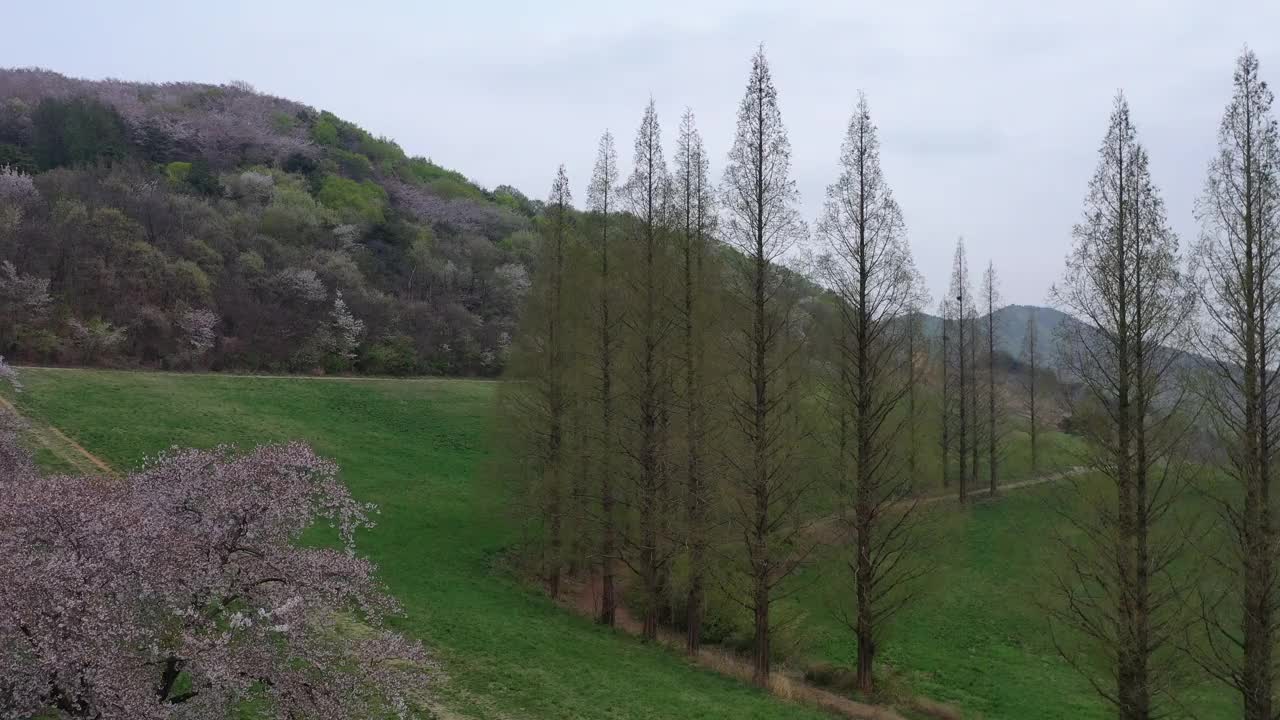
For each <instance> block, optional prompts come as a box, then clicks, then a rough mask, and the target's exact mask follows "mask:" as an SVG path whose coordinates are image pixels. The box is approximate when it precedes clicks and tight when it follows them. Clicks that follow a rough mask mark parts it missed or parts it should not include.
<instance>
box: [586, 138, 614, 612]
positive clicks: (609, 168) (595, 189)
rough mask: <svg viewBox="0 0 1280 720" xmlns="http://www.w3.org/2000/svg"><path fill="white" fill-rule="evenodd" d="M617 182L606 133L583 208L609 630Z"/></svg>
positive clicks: (603, 593)
mask: <svg viewBox="0 0 1280 720" xmlns="http://www.w3.org/2000/svg"><path fill="white" fill-rule="evenodd" d="M618 182H619V176H618V153H617V150H615V149H614V145H613V135H612V134H611V133H609V132H608V131H606V132H605V133H604V135H602V136H601V137H600V145H599V149H598V150H597V151H596V164H595V169H594V171H593V173H592V175H591V184H590V186H589V187H588V189H587V205H588V209H589V210H590V211H591V213H592V214H593V218H592V219H593V221H594V222H595V223H596V224H595V231H596V232H595V233H594V237H593V244H594V247H595V251H596V255H597V257H598V259H599V263H600V264H599V266H598V273H599V276H598V278H597V279H598V281H599V283H600V284H599V293H600V295H599V298H598V300H597V308H596V314H595V318H594V319H595V326H596V329H597V330H598V337H597V340H596V347H595V353H594V358H593V360H594V364H595V371H596V373H598V375H597V377H598V385H597V402H598V403H599V413H600V427H599V428H598V430H597V432H598V435H597V437H596V456H597V462H596V464H595V470H596V473H597V474H598V476H599V482H598V487H599V493H600V517H599V521H598V523H599V526H600V614H599V616H598V618H597V619H598V621H599V622H600V624H602V625H610V626H612V625H613V623H614V610H615V609H616V607H617V604H618V600H617V594H616V592H617V591H616V588H615V587H614V585H615V576H614V572H615V570H614V567H615V566H614V561H615V560H616V558H617V553H618V550H617V535H618V528H617V523H618V519H617V511H616V509H615V507H614V506H615V500H616V498H615V493H616V490H615V488H614V486H613V479H614V478H613V474H614V470H615V465H614V463H613V459H614V453H615V452H616V443H617V438H616V437H615V431H614V395H615V393H616V392H617V391H616V389H615V387H614V378H613V373H614V362H615V356H616V354H617V339H616V337H615V333H614V331H615V327H616V324H617V322H618V320H617V314H616V312H615V311H614V309H613V307H612V303H611V299H612V297H613V295H614V288H613V283H614V279H613V275H612V270H611V268H610V267H609V257H610V255H609V250H610V247H609V246H610V243H611V242H613V241H611V240H610V237H609V229H610V227H611V225H612V222H613V217H612V216H613V214H614V213H615V212H616V207H615V204H616V199H615V188H616V187H617V185H618Z"/></svg>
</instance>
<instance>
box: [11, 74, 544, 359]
mask: <svg viewBox="0 0 1280 720" xmlns="http://www.w3.org/2000/svg"><path fill="white" fill-rule="evenodd" d="M6 167H7V168H8V169H7V170H6V169H2V168H6ZM539 207H540V203H539V202H536V201H531V200H529V199H528V198H526V197H525V196H523V195H522V194H520V192H519V191H517V190H514V189H512V188H507V187H500V188H497V189H494V190H488V189H485V188H481V187H479V186H477V185H476V184H475V183H472V182H471V181H469V180H467V178H465V177H464V176H463V175H461V174H460V173H457V172H454V171H451V170H447V169H445V168H442V167H439V166H438V165H435V164H434V163H432V162H431V161H430V160H428V159H426V158H421V157H409V156H407V155H406V154H405V153H404V151H403V150H401V148H400V147H399V146H398V145H396V144H395V142H393V141H391V140H388V139H386V138H381V137H375V136H374V135H372V134H370V133H369V132H367V131H365V130H364V129H362V128H359V127H357V126H355V125H353V124H351V123H349V122H346V121H344V120H342V119H340V118H338V117H335V116H334V115H332V114H331V113H328V112H324V111H320V110H317V109H315V108H312V107H309V106H306V105H303V104H301V103H297V102H293V101H290V100H284V99H281V98H275V97H269V96H266V95H262V94H260V93H257V92H255V91H254V90H253V89H252V88H250V87H248V86H247V85H244V84H233V85H217V86H215V85H200V84H191V83H169V84H163V85H155V84H144V83H130V82H121V81H115V80H109V81H101V82H93V81H86V80H77V79H73V78H67V77H64V76H62V75H59V74H56V73H53V72H49V71H44V70H4V69H0V318H3V320H0V354H3V355H6V356H9V357H11V358H16V359H19V360H25V361H37V362H58V363H75V364H98V365H129V366H146V367H165V368H193V367H194V368H213V369H241V370H259V371H291V372H315V371H319V370H326V371H348V370H354V371H358V372H371V373H384V374H408V373H439V374H481V375H489V374H495V373H497V372H498V371H499V369H500V368H501V364H502V360H503V355H504V352H505V348H506V344H507V342H508V341H509V338H510V336H511V334H512V333H513V331H514V320H513V317H514V313H515V309H516V307H517V306H518V305H519V303H520V298H521V296H522V295H523V293H524V292H525V291H526V290H527V288H528V266H529V263H530V262H531V257H532V252H533V244H534V242H535V238H534V236H533V234H532V232H531V231H532V229H533V218H534V217H535V216H536V215H537V213H538V210H539Z"/></svg>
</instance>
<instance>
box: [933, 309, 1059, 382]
mask: <svg viewBox="0 0 1280 720" xmlns="http://www.w3.org/2000/svg"><path fill="white" fill-rule="evenodd" d="M995 318H996V328H995V329H996V350H997V351H998V352H1002V353H1004V354H1006V355H1008V356H1010V357H1012V358H1019V357H1021V356H1022V354H1023V350H1024V347H1025V345H1026V338H1027V329H1028V326H1027V323H1028V322H1029V321H1031V322H1034V323H1035V326H1036V343H1037V350H1036V352H1037V357H1038V358H1039V360H1040V362H1041V363H1043V365H1044V367H1056V366H1057V365H1058V352H1057V338H1058V334H1059V332H1060V329H1061V327H1062V325H1063V323H1076V322H1078V321H1077V320H1075V319H1074V318H1072V317H1071V316H1070V315H1067V314H1066V313H1064V312H1062V311H1060V310H1055V309H1053V308H1047V307H1037V306H1034V305H1006V306H1004V307H1002V308H1000V309H998V310H996V311H995ZM978 322H979V324H982V323H985V322H986V315H985V314H984V315H982V316H981V317H979V318H978ZM921 328H922V330H923V332H924V335H925V337H928V338H931V339H934V340H936V339H937V338H939V337H940V336H941V335H942V319H941V318H939V317H938V316H936V315H930V314H928V313H922V316H921Z"/></svg>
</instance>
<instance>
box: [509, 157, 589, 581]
mask: <svg viewBox="0 0 1280 720" xmlns="http://www.w3.org/2000/svg"><path fill="white" fill-rule="evenodd" d="M540 225H541V232H542V243H541V245H540V247H539V251H538V256H537V259H536V270H535V274H534V279H533V290H532V291H531V292H530V293H529V294H528V297H527V298H526V305H525V308H524V310H523V315H522V318H521V326H522V327H521V332H520V334H519V336H518V338H517V342H516V343H515V344H514V345H513V347H512V352H511V358H510V362H509V366H508V376H509V377H510V378H511V379H512V380H513V381H514V382H511V383H504V385H503V387H502V400H503V405H504V408H505V411H506V422H504V423H503V424H502V426H501V428H500V429H501V430H502V431H504V432H507V433H509V434H510V442H511V444H512V445H513V447H516V448H518V451H517V452H515V453H513V455H514V456H517V457H519V464H518V466H517V467H515V468H513V469H512V471H513V473H512V474H513V475H514V476H518V477H520V478H521V479H522V485H521V492H522V494H523V496H524V497H525V499H526V501H527V503H528V504H527V507H526V508H525V509H526V510H527V517H528V518H529V519H530V520H536V522H537V523H538V524H539V526H540V527H539V528H538V532H537V534H536V536H535V539H536V540H537V547H536V549H537V552H538V555H539V558H538V562H539V564H540V566H541V567H540V573H541V574H542V577H543V580H544V581H545V583H546V586H547V590H548V592H549V593H550V594H551V596H552V597H557V596H558V595H559V593H560V581H561V573H562V568H563V565H564V560H565V557H564V552H563V543H564V535H565V532H564V530H565V529H564V524H565V513H566V501H567V498H566V484H567V481H568V479H569V474H570V472H571V469H572V468H573V466H574V463H572V462H571V461H572V460H573V457H572V453H571V452H569V448H568V446H569V443H570V442H571V440H573V438H571V437H570V432H571V422H572V420H573V418H572V417H571V415H572V413H571V410H572V403H571V385H570V372H569V371H570V367H571V363H572V361H573V355H574V353H573V345H572V334H573V333H572V331H573V323H571V322H570V318H571V317H572V314H571V312H570V307H571V306H572V305H573V304H572V303H566V302H565V293H566V288H565V284H566V283H565V279H566V273H567V271H568V267H567V265H568V257H569V254H570V252H571V250H572V247H571V245H572V242H573V238H572V234H573V231H574V227H573V225H574V223H573V208H572V196H571V194H570V190H569V179H568V176H567V175H566V173H565V170H564V167H563V166H561V167H560V169H559V171H558V172H557V174H556V178H555V180H554V181H553V183H552V186H551V194H550V196H549V198H548V201H547V204H546V207H545V209H544V211H543V215H542V217H541V218H540Z"/></svg>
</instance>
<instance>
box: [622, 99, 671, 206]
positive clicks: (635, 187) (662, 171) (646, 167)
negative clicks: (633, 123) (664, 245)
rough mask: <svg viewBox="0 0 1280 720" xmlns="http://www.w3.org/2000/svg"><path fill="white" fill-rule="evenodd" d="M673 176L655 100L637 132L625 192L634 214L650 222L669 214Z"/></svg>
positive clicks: (645, 113)
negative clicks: (667, 159)
mask: <svg viewBox="0 0 1280 720" xmlns="http://www.w3.org/2000/svg"><path fill="white" fill-rule="evenodd" d="M670 185H671V176H670V175H669V174H668V172H667V161H666V158H665V157H664V156H663V153H662V125H661V124H660V123H659V122H658V107H657V105H656V104H655V103H654V101H653V99H652V98H651V99H650V100H649V104H648V105H647V106H645V109H644V117H643V118H642V119H641V120H640V128H639V129H638V130H637V131H636V143H635V158H634V166H633V169H632V171H631V177H630V178H628V179H627V184H626V187H625V188H624V192H625V195H626V198H627V202H628V204H629V205H630V208H631V212H632V213H633V214H635V216H636V217H638V218H640V219H641V220H642V221H644V222H646V223H652V222H659V221H661V220H663V219H664V217H663V216H664V214H665V213H666V212H667V209H668V208H667V205H666V203H667V201H668V200H669V198H670V191H671V187H670Z"/></svg>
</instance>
